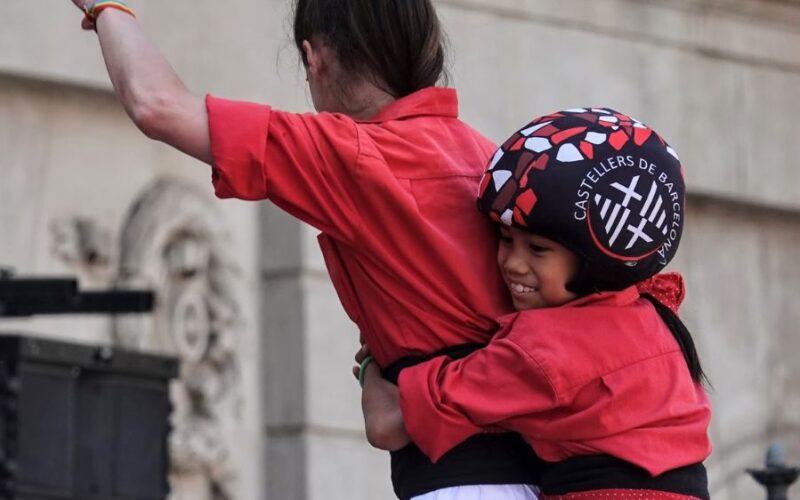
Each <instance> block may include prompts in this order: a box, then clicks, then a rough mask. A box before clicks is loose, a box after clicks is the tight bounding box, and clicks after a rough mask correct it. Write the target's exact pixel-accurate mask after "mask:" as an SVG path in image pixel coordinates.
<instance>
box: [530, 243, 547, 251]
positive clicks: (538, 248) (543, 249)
mask: <svg viewBox="0 0 800 500" xmlns="http://www.w3.org/2000/svg"><path fill="white" fill-rule="evenodd" d="M528 248H530V250H531V252H533V253H544V252H547V251H549V250H550V249H549V248H547V247H543V246H540V245H534V244H533V243H531V244H530V245H528Z"/></svg>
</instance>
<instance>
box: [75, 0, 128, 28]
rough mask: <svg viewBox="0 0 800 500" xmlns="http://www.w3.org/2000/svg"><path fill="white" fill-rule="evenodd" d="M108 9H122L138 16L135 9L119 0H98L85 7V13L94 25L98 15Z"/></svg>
mask: <svg viewBox="0 0 800 500" xmlns="http://www.w3.org/2000/svg"><path fill="white" fill-rule="evenodd" d="M106 9H115V10H121V11H122V12H125V13H127V14H130V15H131V16H133V17H136V13H135V12H133V9H131V8H130V7H128V6H127V5H125V4H124V3H122V2H119V1H117V0H96V1H95V2H94V3H93V4H92V5H91V6H89V7H84V8H83V13H84V15H85V16H86V20H87V21H89V22H90V23H91V24H92V26H94V25H95V24H96V23H97V16H99V15H100V13H101V12H103V11H104V10H106Z"/></svg>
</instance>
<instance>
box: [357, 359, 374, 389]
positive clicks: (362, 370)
mask: <svg viewBox="0 0 800 500" xmlns="http://www.w3.org/2000/svg"><path fill="white" fill-rule="evenodd" d="M373 361H375V358H373V357H372V356H371V355H367V357H366V358H364V361H362V362H361V365H359V367H358V384H359V385H360V386H361V387H364V379H365V378H366V376H367V367H368V366H369V364H370V363H372V362H373Z"/></svg>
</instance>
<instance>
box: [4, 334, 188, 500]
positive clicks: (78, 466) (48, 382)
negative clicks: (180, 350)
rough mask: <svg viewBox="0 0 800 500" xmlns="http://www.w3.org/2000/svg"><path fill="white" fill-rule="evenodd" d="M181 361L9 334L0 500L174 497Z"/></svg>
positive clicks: (94, 499) (132, 499)
mask: <svg viewBox="0 0 800 500" xmlns="http://www.w3.org/2000/svg"><path fill="white" fill-rule="evenodd" d="M177 371H178V365H177V361H176V360H174V359H172V358H168V357H164V356H154V355H147V354H142V353H134V352H126V351H122V350H116V349H114V350H112V349H110V348H108V347H99V348H98V347H91V346H86V345H77V344H71V343H66V342H61V341H53V340H44V339H41V338H32V337H24V336H19V335H6V334H2V333H0V498H5V499H9V500H49V499H76V500H77V499H80V500H101V499H102V500H151V499H152V500H155V499H164V498H166V496H167V494H168V492H169V486H168V482H167V470H168V456H167V435H168V433H169V415H170V411H171V406H170V403H169V380H170V379H171V378H174V377H175V376H176V375H177Z"/></svg>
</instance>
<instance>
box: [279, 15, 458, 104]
mask: <svg viewBox="0 0 800 500" xmlns="http://www.w3.org/2000/svg"><path fill="white" fill-rule="evenodd" d="M315 37H317V38H319V39H320V40H322V41H323V42H324V43H325V44H326V45H327V46H328V47H330V48H331V49H333V50H334V51H335V52H336V54H337V56H338V58H339V64H341V66H342V68H343V69H344V70H345V71H348V72H351V73H353V74H355V75H357V76H360V77H364V78H367V79H369V80H371V81H372V82H373V83H375V84H376V85H378V86H379V87H381V88H382V89H383V90H384V91H386V92H388V93H389V94H391V95H393V96H394V97H397V98H399V97H403V96H406V95H408V94H411V93H413V92H416V91H417V90H420V89H423V88H425V87H431V86H434V85H436V83H437V82H439V81H440V80H445V81H446V80H447V75H446V74H445V69H444V63H445V49H444V35H443V33H442V29H441V26H440V23H439V19H438V17H437V16H436V11H435V9H434V8H433V5H432V4H431V0H297V1H296V4H295V19H294V39H295V43H296V44H297V48H298V50H300V53H301V56H302V57H303V62H304V63H307V61H305V57H304V56H303V51H302V43H303V41H304V40H311V39H312V38H315Z"/></svg>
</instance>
